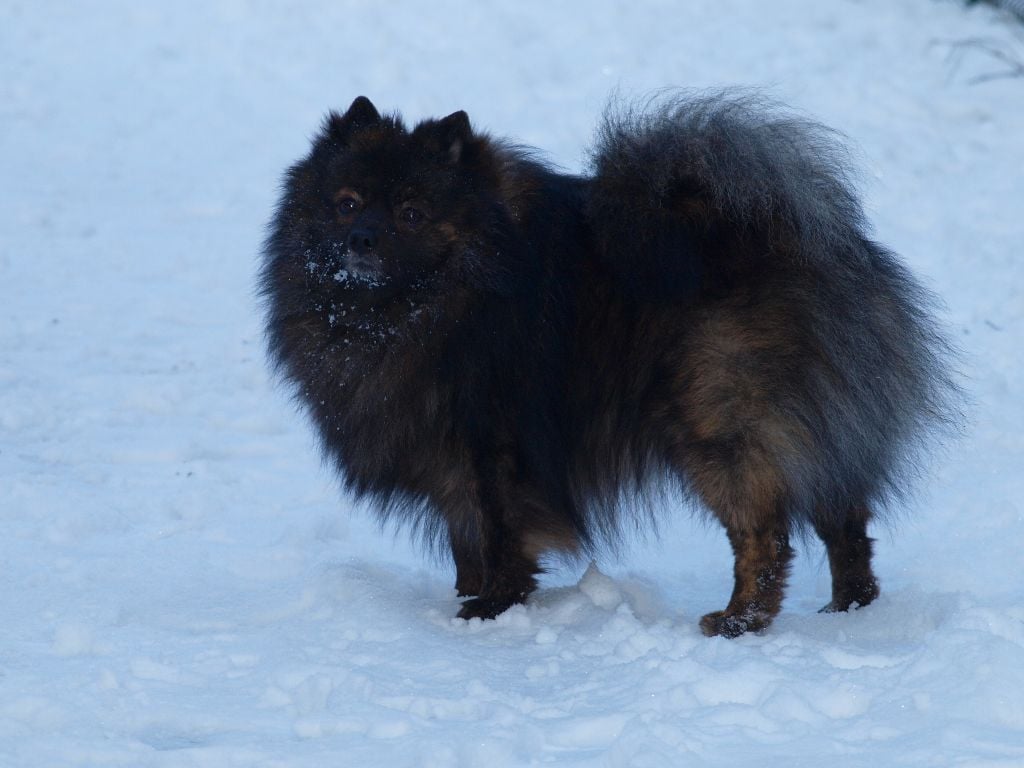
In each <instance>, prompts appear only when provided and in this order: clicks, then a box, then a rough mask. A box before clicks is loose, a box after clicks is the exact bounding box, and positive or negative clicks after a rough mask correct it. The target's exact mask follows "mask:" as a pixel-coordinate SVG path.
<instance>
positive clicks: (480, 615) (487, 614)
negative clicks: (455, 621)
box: [458, 597, 522, 619]
mask: <svg viewBox="0 0 1024 768" xmlns="http://www.w3.org/2000/svg"><path fill="white" fill-rule="evenodd" d="M519 602H522V601H521V600H507V599H504V600H502V599H494V598H487V597H474V598H473V599H472V600H466V601H464V602H463V603H462V608H461V609H460V610H459V613H458V617H459V618H460V619H493V618H494V617H495V616H497V615H498V614H499V613H504V612H505V611H507V610H508V609H509V608H511V607H512V606H513V605H516V603H519Z"/></svg>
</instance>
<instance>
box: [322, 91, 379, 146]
mask: <svg viewBox="0 0 1024 768" xmlns="http://www.w3.org/2000/svg"><path fill="white" fill-rule="evenodd" d="M379 122H380V112H378V111H377V108H376V107H375V106H373V102H371V101H370V100H369V99H368V98H366V97H365V96H358V97H356V100H355V101H353V102H352V106H350V107H349V108H348V111H347V112H346V113H345V114H344V115H339V114H338V113H337V112H331V113H330V115H328V116H327V126H326V128H327V133H328V134H329V135H330V137H331V138H332V139H334V140H335V141H337V142H339V143H341V144H347V143H348V140H349V138H350V137H351V136H352V134H353V133H354V132H356V131H358V130H361V129H363V128H368V127H370V126H371V125H376V124H377V123H379Z"/></svg>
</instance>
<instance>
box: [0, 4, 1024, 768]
mask: <svg viewBox="0 0 1024 768" xmlns="http://www.w3.org/2000/svg"><path fill="white" fill-rule="evenodd" d="M1022 29H1024V27H1021V26H1020V25H1019V23H1017V22H1014V21H1013V20H1012V19H1010V18H1008V17H1005V16H1001V15H1000V14H999V13H998V12H997V11H996V10H994V9H993V8H991V7H988V6H984V5H980V4H979V5H973V6H971V7H970V8H968V7H966V6H965V5H964V4H963V3H960V2H955V1H954V0H900V1H899V2H894V1H893V0H837V1H836V2H830V3H818V2H812V0H805V1H804V2H800V1H799V0H779V2H774V3H764V2H757V0H695V1H694V2H688V3H670V2H639V3H606V4H605V3H593V4H591V3H586V4H584V3H565V4H555V3H549V2H541V1H540V0H520V2H517V3H502V4H498V3H489V2H477V3H455V2H449V1H448V0H435V1H434V2H430V3H423V4H420V3H413V2H392V3H386V4H385V3H382V4H374V3H362V2H330V3H327V2H324V3H302V4H287V5H286V4H280V5H279V6H276V7H275V6H271V5H268V4H263V3H250V2H243V1H242V0H236V1H231V0H224V1H223V2H208V3H199V2H194V3H173V4H171V3H167V4H156V3H153V4H150V3H135V2H129V1H127V0H124V1H120V2H109V3H103V4H93V3H73V4H72V3H68V4H60V5H58V4H54V3H48V2H32V3H28V2H13V1H12V2H8V3H5V4H4V7H3V10H0V62H2V71H3V78H0V114H2V118H0V120H2V126H3V127H2V130H0V202H2V205H0V579H2V584H0V619H2V629H0V766H4V768H21V767H25V768H28V767H31V768H40V767H43V766H133V767H136V766H193V765H194V766H211V767H216V768H220V767H222V766H246V767H251V766H274V767H277V768H285V767H287V768H292V767H296V766H359V767H360V768H377V767H385V766H386V767H387V768H395V767H400V766H417V767H424V768H446V767H450V766H487V768H504V767H505V766H533V765H567V766H605V767H608V766H613V767H617V766H623V767H625V766H629V767H630V768H633V767H636V768H661V767H662V766H665V767H667V766H746V765H756V766H787V767H790V766H793V767H799V766H820V765H831V766H871V768H879V766H928V767H929V768H931V767H934V766H948V765H956V766H978V767H981V766H985V767H986V768H995V767H996V766H1002V767H1006V768H1009V767H1010V766H1015V767H1017V768H1019V767H1020V766H1024V578H1022V576H1021V573H1022V569H1021V565H1022V557H1021V553H1022V545H1024V512H1022V510H1024V501H1022V500H1024V402H1022V391H1021V381H1022V371H1024V360H1022V348H1024V259H1022V258H1021V248H1022V246H1024V173H1022V169H1024V78H1021V77H1003V76H1000V73H1003V72H1006V71H1007V67H1006V59H1007V58H1009V60H1014V59H1015V60H1017V61H1021V60H1022V59H1024V34H1022V32H1021V30H1022ZM993 50H995V51H999V52H1002V53H1003V54H1004V58H1003V59H1000V58H999V57H998V56H995V55H993V54H992V51H993ZM729 84H739V85H744V86H756V87H761V88H766V89H767V91H768V92H769V93H770V94H772V95H773V96H775V97H777V98H780V99H782V100H783V101H786V102H788V103H790V104H792V105H794V106H795V107H796V108H797V109H799V110H801V111H803V112H805V113H807V114H809V115H813V116H816V117H818V118H820V119H821V120H823V121H824V122H826V123H828V124H830V125H833V126H835V127H837V128H838V129H840V130H841V131H842V132H843V133H844V134H845V135H846V136H847V137H848V138H849V141H850V143H851V144H852V146H853V147H854V148H855V151H856V153H857V155H858V157H859V158H860V162H861V165H862V168H863V171H864V173H863V176H862V186H863V190H864V194H865V198H866V202H867V206H868V209H869V212H870V216H871V218H872V220H873V222H874V223H875V226H876V233H877V235H878V237H879V239H880V240H882V241H883V242H885V243H887V244H888V245H890V246H891V247H893V248H894V249H896V250H897V251H899V252H900V253H902V254H903V255H904V257H905V259H906V260H907V262H908V263H909V264H910V265H911V267H912V268H913V269H914V270H915V271H916V273H917V274H918V275H920V276H921V277H922V279H923V280H925V281H926V282H927V283H928V284H929V285H930V286H931V287H932V288H933V289H934V290H935V291H936V292H937V293H938V294H940V295H941V296H942V297H943V298H944V300H945V301H946V304H947V305H948V311H947V312H946V314H945V316H944V317H943V321H944V322H945V323H946V324H947V326H948V327H949V328H950V330H951V333H952V334H953V335H954V336H955V338H956V340H957V342H958V344H959V345H960V346H961V348H962V349H963V351H964V355H963V364H962V367H963V370H964V376H965V381H966V387H967V389H968V390H969V392H970V395H971V399H972V404H971V406H970V409H969V419H968V427H967V430H966V433H965V435H964V437H963V438H962V439H960V440H958V441H956V442H954V443H952V444H951V445H950V446H949V447H948V449H947V450H946V451H945V452H943V453H939V454H937V456H936V458H935V461H934V463H933V466H932V468H931V472H930V474H929V476H928V478H927V479H926V481H925V482H924V483H923V484H922V488H921V490H920V493H919V494H918V495H917V496H916V497H915V498H916V501H915V502H914V503H913V504H912V505H910V506H907V507H905V508H901V509H898V510H895V513H894V514H893V515H892V517H891V520H890V524H889V525H888V526H886V527H881V526H880V527H877V528H875V529H874V535H875V536H876V537H877V538H878V554H877V558H876V569H877V572H878V574H879V577H880V579H881V581H882V588H883V593H882V596H881V597H880V598H879V600H878V601H876V602H875V603H874V604H872V605H871V606H869V607H867V608H865V609H863V610H858V611H853V612H851V613H849V614H837V615H826V614H818V613H817V612H816V611H817V608H819V607H820V606H821V605H823V604H824V603H826V602H827V601H828V598H829V576H828V567H827V563H826V562H825V558H824V554H823V550H822V547H821V546H820V545H819V544H818V543H816V542H814V541H807V542H803V543H799V544H798V547H799V552H798V558H797V561H796V564H795V568H794V574H793V578H792V583H791V586H790V589H789V593H788V598H787V600H786V602H785V604H784V606H783V612H782V614H781V615H780V616H779V618H778V619H777V620H776V622H775V624H774V625H773V626H772V627H771V628H770V629H769V630H768V631H767V632H765V633H763V634H761V635H753V636H744V637H742V638H739V639H737V640H725V639H721V638H714V639H707V638H704V637H703V636H702V635H701V634H700V632H699V630H698V629H697V620H698V619H699V617H700V616H701V615H702V614H703V613H705V612H707V611H710V610H714V609H718V608H721V607H723V606H724V604H725V602H726V601H727V600H728V596H729V592H730V589H731V569H732V563H731V557H730V553H729V549H728V545H727V542H726V541H725V537H724V534H723V533H722V532H721V531H720V530H719V529H718V527H717V526H716V525H714V524H709V523H707V522H706V520H705V519H704V518H703V517H702V516H701V515H700V514H699V513H697V514H695V513H694V512H693V511H692V510H688V509H685V508H683V507H682V505H681V504H677V503H673V502H671V501H670V502H667V503H666V504H665V505H664V508H663V509H660V510H658V516H659V518H660V519H661V521H662V525H661V529H660V535H659V536H658V537H654V536H650V535H647V536H637V537H634V538H633V539H631V540H630V542H629V544H628V546H626V547H625V548H624V549H623V551H621V552H619V553H616V554H613V553H608V554H607V555H606V556H605V557H602V558H601V559H600V560H599V561H598V562H596V563H590V564H588V563H586V562H581V563H571V562H570V563H558V562H556V563H552V564H551V570H550V572H549V573H548V574H547V575H546V576H545V577H544V579H543V584H542V588H541V589H540V590H539V591H538V592H537V593H536V594H535V595H534V596H533V597H531V599H530V601H529V602H528V604H526V605H525V606H518V607H515V608H513V609H511V610H509V611H508V612H507V613H505V614H503V615H502V616H500V617H499V618H498V619H497V620H495V621H488V622H481V621H479V620H473V621H470V622H464V621H461V620H456V619H454V618H453V616H454V614H455V612H456V611H457V609H458V600H457V598H456V596H455V591H454V589H453V588H452V584H453V581H454V574H453V571H452V568H451V566H450V565H449V564H448V563H446V562H443V561H439V560H437V559H436V558H431V557H430V556H429V555H427V554H424V553H423V552H422V551H421V550H420V549H419V548H417V547H416V546H415V544H414V543H411V542H409V541H408V539H407V537H406V536H405V534H404V533H403V532H401V531H397V532H396V531H394V530H391V529H388V530H385V531H381V530H380V529H379V526H378V525H377V523H376V522H375V520H374V517H373V515H372V513H371V512H370V511H369V510H367V509H363V508H353V504H352V503H351V501H350V500H347V499H346V497H345V496H344V494H343V492H342V491H341V490H340V489H339V487H338V483H337V481H336V479H335V478H334V477H332V475H331V473H330V472H329V471H328V470H327V469H325V468H324V467H323V466H322V465H321V463H320V459H319V457H318V454H317V450H316V444H315V439H314V437H313V435H312V433H311V431H310V429H309V428H308V425H307V424H306V423H305V421H304V419H303V418H302V417H301V415H300V414H298V413H297V411H296V409H295V407H294V405H293V404H292V403H291V402H290V400H289V398H288V393H287V392H286V391H285V390H284V389H283V388H282V387H281V386H279V385H277V384H275V382H274V381H273V380H272V378H271V376H270V374H269V373H268V370H267V366H266V361H265V357H264V351H263V340H262V335H261V319H260V308H259V302H258V300H257V298H256V294H255V280H256V270H257V264H258V253H259V250H260V246H261V241H262V238H263V236H264V232H265V229H264V227H265V224H266V222H267V220H268V218H269V216H270V213H271V210H272V207H273V204H274V201H275V199H276V196H277V194H278V184H279V180H280V177H281V173H282V171H283V169H284V168H285V167H286V166H287V165H288V164H289V163H290V162H292V161H293V160H295V159H297V158H298V157H299V156H300V155H301V154H302V153H303V152H305V150H306V147H307V141H308V138H309V136H310V135H311V134H312V132H313V131H314V130H315V129H316V127H317V125H318V124H319V121H320V119H321V117H322V115H323V113H324V112H325V111H326V110H327V109H329V108H332V107H333V108H344V107H345V106H347V105H348V103H349V102H350V101H351V100H352V98H353V97H354V96H356V95H358V94H366V95H368V96H370V97H371V98H372V99H373V100H374V101H375V103H377V104H378V105H379V106H381V107H382V108H387V109H390V108H397V109H401V110H402V111H403V113H404V114H405V115H406V116H407V117H409V118H412V119H416V118H420V117H426V116H434V115H444V114H448V113H449V112H452V111H455V110H457V109H466V110H467V111H468V113H469V115H470V117H471V119H472V120H473V121H474V124H475V125H476V126H478V127H480V128H484V129H487V130H490V131H492V132H494V133H497V134H502V135H510V136H514V137H516V138H518V139H520V140H522V141H524V142H526V143H529V144H534V145H537V146H539V147H541V148H543V149H544V150H545V151H546V152H547V153H548V157H550V158H551V159H552V160H553V161H555V162H557V163H559V164H560V165H561V166H562V167H564V168H566V169H568V170H576V169H579V168H581V167H582V166H583V164H584V162H585V147H586V145H587V143H588V142H589V139H590V136H591V132H592V130H593V127H594V125H595V124H596V121H597V119H598V117H599V115H600V113H601V110H602V108H603V105H604V104H605V102H606V99H607V97H608V94H609V93H610V92H612V91H613V90H616V89H618V90H619V92H620V93H622V94H625V95H630V94H641V93H645V92H649V91H651V90H652V89H656V88H660V87H663V86H689V87H710V86H720V85H729Z"/></svg>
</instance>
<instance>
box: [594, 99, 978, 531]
mask: <svg viewBox="0 0 1024 768" xmlns="http://www.w3.org/2000/svg"><path fill="white" fill-rule="evenodd" d="M591 161H592V162H591V165H592V168H591V180H590V186H589V195H588V200H587V203H586V206H587V216H588V218H589V220H590V222H591V226H592V227H593V231H594V235H595V247H596V248H597V251H598V254H599V257H600V258H601V260H602V261H603V263H604V264H605V268H606V269H607V271H608V272H609V273H610V275H611V276H612V278H613V279H614V280H615V281H616V282H617V283H618V284H619V285H621V287H622V290H623V291H624V293H625V294H626V295H633V296H634V297H635V298H637V299H639V300H640V301H642V302H651V301H667V302H671V303H673V304H676V305H680V306H686V304H687V302H703V301H714V300H715V297H725V298H727V299H728V298H729V297H733V299H735V297H736V295H737V293H738V291H737V286H741V288H740V291H745V293H743V295H745V296H748V297H751V298H749V301H748V303H747V304H746V305H745V308H740V309H735V310H734V311H737V312H748V313H752V316H756V313H757V312H758V311H761V310H759V309H758V307H759V306H760V307H761V308H769V307H778V306H780V305H782V306H785V307H787V310H786V311H787V312H788V311H789V310H788V307H790V306H793V310H792V312H791V313H789V314H788V315H787V316H789V317H791V318H794V320H795V321H796V322H795V325H797V326H799V327H793V328H792V329H791V331H787V332H786V333H787V334H791V337H792V340H793V341H794V343H796V344H798V345H799V346H800V348H801V349H802V350H804V352H803V354H805V358H804V363H802V364H801V366H798V367H799V368H800V371H798V372H793V373H792V374H790V373H789V372H786V371H784V370H783V369H781V368H780V369H779V370H780V371H782V372H781V373H780V374H779V375H778V376H777V377H775V378H770V379H769V380H766V381H765V384H766V386H771V387H776V389H780V388H786V387H789V388H790V389H791V390H793V391H791V392H788V393H787V394H788V395H789V397H790V400H789V402H790V403H796V404H795V405H790V406H788V407H789V413H788V416H787V417H788V418H790V419H792V423H793V424H794V425H799V426H798V427H796V426H794V427H793V430H794V433H796V432H798V431H799V432H800V433H801V434H806V435H810V437H809V438H808V440H807V442H806V443H805V444H804V445H803V450H802V451H801V453H802V455H800V456H797V457H792V458H794V459H795V461H794V462H793V463H792V465H791V467H790V468H789V469H788V470H787V475H788V488H787V492H788V493H789V494H790V499H789V500H790V502H791V504H792V505H794V507H795V508H794V510H793V514H794V516H795V518H796V519H798V520H802V521H809V520H813V519H817V518H818V517H819V516H820V515H825V516H826V517H827V516H830V515H839V514H841V513H842V512H843V510H842V506H843V504H848V503H849V502H850V500H851V499H859V500H861V501H862V502H864V503H870V504H874V505H875V506H884V505H885V502H887V501H889V500H891V498H892V497H893V496H899V495H902V493H903V492H904V491H905V490H906V489H907V488H908V483H907V481H908V480H909V479H910V478H909V477H908V475H913V474H916V472H917V470H918V468H919V461H918V458H919V456H920V453H921V451H920V449H921V448H922V447H923V446H924V445H925V444H926V443H927V441H926V440H925V438H927V437H930V436H932V435H934V434H935V433H936V432H942V433H947V434H948V432H949V431H950V430H952V431H956V429H957V428H958V426H959V423H960V409H959V405H960V403H961V402H962V397H961V395H960V393H959V389H958V387H957V385H956V380H955V379H956V377H955V375H954V374H952V373H951V363H952V362H953V361H954V360H955V357H956V356H955V353H954V352H953V351H952V350H951V347H950V346H949V344H948V343H947V342H946V340H945V337H944V334H943V333H942V332H941V329H940V328H939V326H938V325H937V324H936V322H935V320H934V316H933V311H934V309H935V304H936V302H935V300H934V298H933V297H932V296H931V294H930V293H929V292H928V291H927V290H925V289H924V288H922V287H921V285H920V284H919V283H918V282H917V281H916V280H915V279H914V278H913V276H912V275H911V274H910V273H909V272H908V271H907V270H906V268H905V267H904V266H903V265H902V264H901V263H900V261H899V259H898V258H897V257H896V256H895V255H894V254H892V253H891V252H890V251H888V250H887V249H885V248H884V247H883V246H881V245H879V244H877V243H875V242H874V241H873V240H872V239H871V238H870V236H869V233H868V226H867V222H866V220H865V216H864V213H863V209H862V207H861V204H860V201H859V199H858V196H857V194H856V190H855V185H854V184H853V178H852V175H853V174H852V172H851V170H850V169H851V167H852V164H851V163H850V157H849V153H848V152H847V150H846V149H844V147H843V145H842V144H841V143H840V142H839V141H837V137H836V134H835V132H834V131H831V130H830V129H828V128H825V127H823V126H821V125H819V124H817V123H814V122H812V121H810V120H807V119H805V118H802V117H800V116H798V115H795V114H793V113H792V112H789V111H787V110H785V109H783V108H781V107H779V106H778V105H775V104H773V103H772V102H770V101H768V100H766V99H764V98H762V97H760V96H758V95H752V94H749V93H735V92H714V93H707V92H703V93H683V94H671V95H667V96H664V95H663V96H661V97H658V98H656V99H654V100H653V101H649V102H647V103H645V104H642V105H639V106H636V105H633V106H630V105H625V106H623V105H613V106H612V107H611V108H609V110H608V111H607V112H606V115H605V118H604V121H603V122H602V124H601V126H600V128H599V130H598V135H597V140H596V144H595V148H594V150H593V152H592V157H591ZM766 296H767V297H768V298H765V297H766ZM759 302H760V304H759ZM733 306H738V305H736V304H735V303H734V305H733ZM765 314H767V312H766V313H765ZM752 322H753V323H754V325H753V326H752V327H753V328H754V332H757V328H756V320H755V321H752ZM766 376H767V374H766Z"/></svg>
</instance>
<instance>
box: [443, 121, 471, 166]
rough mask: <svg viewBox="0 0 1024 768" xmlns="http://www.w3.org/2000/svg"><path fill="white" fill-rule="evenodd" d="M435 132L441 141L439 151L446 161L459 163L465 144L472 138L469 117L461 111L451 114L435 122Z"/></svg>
mask: <svg viewBox="0 0 1024 768" xmlns="http://www.w3.org/2000/svg"><path fill="white" fill-rule="evenodd" d="M436 130H437V135H438V138H439V139H440V141H441V149H442V151H443V152H444V153H445V154H446V155H448V160H449V161H451V162H452V163H457V162H459V160H461V159H462V152H463V150H464V149H465V147H466V144H467V143H469V141H470V139H472V138H473V129H472V128H471V127H470V125H469V115H467V114H466V113H465V112H464V111H462V110H461V109H460V110H459V111H458V112H452V113H451V114H450V115H448V117H445V118H442V119H441V120H438V121H437V126H436Z"/></svg>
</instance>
